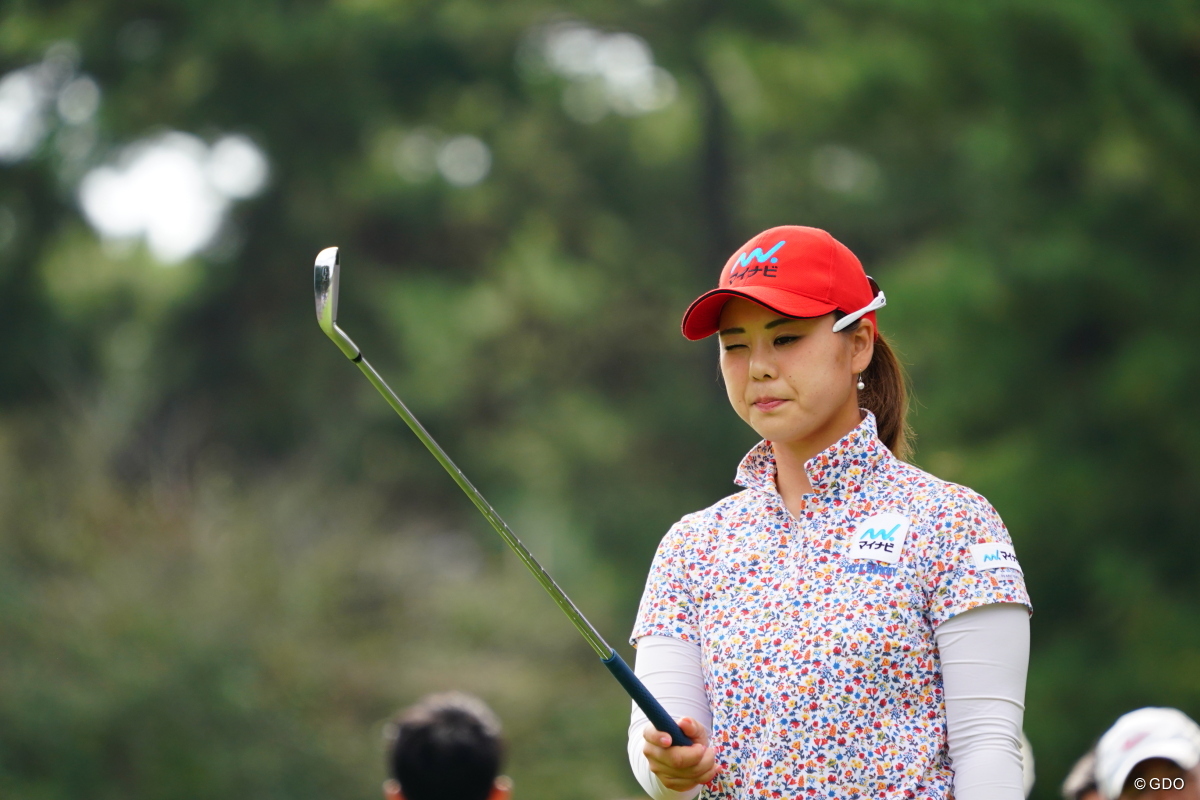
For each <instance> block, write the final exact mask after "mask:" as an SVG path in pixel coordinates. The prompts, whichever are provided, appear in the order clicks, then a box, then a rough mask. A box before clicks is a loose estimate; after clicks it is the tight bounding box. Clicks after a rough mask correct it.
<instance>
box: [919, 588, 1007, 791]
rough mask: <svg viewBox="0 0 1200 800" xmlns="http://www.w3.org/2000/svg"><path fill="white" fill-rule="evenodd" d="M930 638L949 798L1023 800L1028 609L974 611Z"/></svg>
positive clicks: (998, 606) (988, 607) (981, 608)
mask: <svg viewBox="0 0 1200 800" xmlns="http://www.w3.org/2000/svg"><path fill="white" fill-rule="evenodd" d="M934 639H935V640H936V642H937V646H938V650H939V651H940V653H941V660H942V684H943V687H944V690H945V698H946V740H947V745H948V747H949V750H950V763H951V766H952V767H953V768H954V797H955V800H1024V797H1025V791H1024V785H1023V781H1022V772H1021V718H1022V716H1023V715H1024V712H1025V673H1026V670H1027V669H1028V666H1029V613H1028V611H1027V610H1026V608H1025V606H1023V605H1021V604H1019V603H993V604H990V605H985V606H979V607H976V608H973V609H971V610H970V611H965V612H963V613H961V614H957V615H955V616H953V617H951V618H950V619H948V620H946V621H945V622H943V623H942V624H941V625H939V626H938V628H937V630H936V631H935V632H934Z"/></svg>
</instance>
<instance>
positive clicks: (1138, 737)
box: [1121, 731, 1150, 750]
mask: <svg viewBox="0 0 1200 800" xmlns="http://www.w3.org/2000/svg"><path fill="white" fill-rule="evenodd" d="M1149 735H1150V731H1142V732H1141V733H1135V734H1134V735H1133V736H1130V737H1129V738H1128V739H1126V740H1125V744H1123V745H1121V749H1122V750H1129V749H1131V748H1132V747H1133V746H1134V745H1136V744H1138V743H1140V742H1141V741H1142V739H1145V738H1146V737H1147V736H1149Z"/></svg>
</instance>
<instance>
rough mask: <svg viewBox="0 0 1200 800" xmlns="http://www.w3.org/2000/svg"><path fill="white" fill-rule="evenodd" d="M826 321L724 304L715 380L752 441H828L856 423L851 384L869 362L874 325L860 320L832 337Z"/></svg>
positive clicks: (740, 302) (738, 302) (745, 303)
mask: <svg viewBox="0 0 1200 800" xmlns="http://www.w3.org/2000/svg"><path fill="white" fill-rule="evenodd" d="M833 320H834V316H833V314H826V315H825V316H823V317H812V318H809V319H792V318H789V317H781V316H780V315H779V314H777V313H775V312H774V311H771V310H770V309H768V308H764V307H763V306H760V305H758V304H757V303H754V302H751V301H749V300H745V299H743V298H740V297H735V298H733V299H732V300H730V301H729V302H728V303H726V304H725V308H724V310H723V311H722V312H721V323H720V327H719V328H718V330H719V331H720V333H719V334H718V336H719V338H720V343H721V375H722V376H723V377H724V379H725V390H726V392H728V394H729V402H730V403H732V404H733V408H734V410H735V411H737V413H738V416H740V417H741V418H742V419H743V420H745V421H746V424H748V425H749V426H750V427H751V428H753V429H754V430H755V431H756V432H757V433H758V435H759V436H761V437H763V438H764V439H766V440H768V441H771V442H775V443H779V444H787V443H791V442H797V443H799V442H803V441H810V440H811V441H818V440H825V439H829V436H830V435H833V439H830V441H835V440H836V439H838V438H840V437H841V436H842V435H843V434H844V433H845V430H842V429H843V428H845V426H846V424H847V421H849V427H853V426H854V425H857V424H858V421H859V413H858V392H857V390H856V389H855V384H857V383H858V373H859V372H861V371H862V370H864V369H866V368H867V364H869V363H870V362H871V355H872V353H873V352H874V339H875V333H874V332H875V328H874V326H873V325H872V323H871V321H870V320H863V321H862V323H861V324H860V325H859V326H858V327H857V328H856V329H855V330H853V331H851V332H849V333H846V332H840V333H834V332H833ZM847 429H848V428H847ZM831 431H832V432H833V433H831Z"/></svg>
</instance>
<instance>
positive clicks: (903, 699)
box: [629, 226, 1030, 800]
mask: <svg viewBox="0 0 1200 800" xmlns="http://www.w3.org/2000/svg"><path fill="white" fill-rule="evenodd" d="M884 302H885V300H884V295H883V292H881V291H879V290H878V288H877V287H876V286H875V284H874V281H872V280H871V279H870V278H868V277H867V276H866V275H865V274H864V272H863V269H862V266H861V265H860V264H859V262H858V259H857V258H855V256H854V254H853V253H851V252H850V251H849V250H848V249H847V248H846V247H845V246H844V245H842V244H841V243H839V242H838V241H837V240H835V239H834V238H833V237H832V236H830V235H829V234H828V233H826V232H825V231H822V230H818V229H815V228H804V227H797V226H784V227H779V228H772V229H770V230H767V231H764V232H763V233H760V234H759V235H758V236H755V237H754V238H753V239H751V240H750V241H749V242H747V243H746V245H745V246H744V247H742V248H741V249H740V250H739V251H738V252H736V253H734V255H733V256H732V257H731V258H730V259H729V261H728V263H726V264H725V268H724V269H723V270H722V272H721V278H720V282H719V284H718V288H717V289H714V290H712V291H710V292H707V293H706V294H704V295H702V296H701V297H700V298H698V299H697V300H696V301H695V302H694V303H692V305H691V307H690V308H688V310H687V313H686V314H685V315H684V318H683V334H684V336H686V337H687V338H688V339H693V340H695V339H703V338H705V337H707V336H710V335H712V334H714V333H715V334H717V337H718V339H719V342H720V365H721V374H722V376H723V377H724V381H725V387H726V391H727V392H728V395H729V402H730V403H731V404H732V405H733V409H734V411H735V412H737V414H738V416H740V417H741V418H742V419H743V420H745V422H746V424H748V425H749V426H750V427H751V428H753V429H754V430H755V431H756V432H757V433H758V434H759V435H760V436H761V437H762V438H763V441H761V442H759V444H757V445H756V446H755V447H754V448H753V449H752V450H751V451H750V452H749V453H748V454H747V455H746V457H745V458H744V459H743V460H742V462H741V464H740V466H739V467H738V470H737V477H736V482H737V483H738V484H739V485H740V486H742V487H743V490H742V491H740V492H738V493H737V494H734V495H731V496H730V497H727V498H725V499H724V500H721V501H720V502H718V503H717V504H716V505H713V506H712V507H710V508H707V509H704V510H703V511H698V512H696V513H694V514H689V515H687V516H686V517H684V518H683V519H682V520H680V521H679V522H678V523H676V524H675V525H674V526H673V527H672V528H671V530H670V531H669V532H668V533H667V535H666V537H665V538H664V539H663V541H662V543H661V545H660V546H659V548H658V552H657V554H656V555H655V558H654V562H653V565H652V566H651V568H650V575H649V577H648V578H647V581H646V590H645V594H644V596H643V597H642V602H641V607H640V609H639V612H638V618H637V623H636V625H635V627H634V631H633V636H632V641H633V643H634V644H635V645H636V646H637V648H638V655H637V673H638V674H639V675H640V676H641V677H642V680H643V681H644V682H645V683H646V685H647V687H648V688H649V689H650V691H651V692H653V693H654V694H655V695H656V696H657V697H658V698H659V699H660V700H661V701H662V702H663V705H664V706H665V707H666V708H667V710H668V711H669V712H670V713H671V714H672V716H674V717H676V718H677V719H679V720H680V726H681V727H682V729H683V731H684V733H686V734H687V735H688V736H689V737H691V738H692V739H693V741H694V744H692V745H691V746H689V747H671V746H670V738H669V737H668V736H667V735H666V734H663V733H661V732H658V731H655V730H654V729H653V727H652V726H650V725H648V724H647V723H646V721H645V717H644V716H642V715H641V713H640V711H637V710H636V708H635V714H634V718H633V723H632V725H631V727H630V739H629V751H630V761H631V763H632V765H633V768H634V772H635V774H636V775H637V777H638V780H639V782H641V784H642V785H643V787H644V788H645V789H646V791H647V792H648V793H649V794H650V795H651V796H652V797H655V798H676V797H687V798H691V797H695V796H697V795H701V796H702V797H704V798H751V797H753V798H808V797H819V798H839V800H840V799H842V798H845V799H846V800H850V799H851V798H864V800H865V799H866V798H870V800H880V798H912V799H913V800H938V799H939V798H949V797H954V798H957V800H982V799H983V798H986V800H1021V798H1022V797H1023V796H1024V795H1023V791H1022V779H1021V756H1020V749H1019V748H1020V744H1019V743H1020V736H1021V733H1020V731H1021V717H1022V712H1023V709H1024V694H1025V672H1026V664H1027V661H1028V655H1029V607H1030V604H1029V597H1028V595H1027V594H1026V591H1025V584H1024V580H1023V576H1022V573H1021V568H1020V566H1019V565H1018V563H1017V560H1016V555H1015V554H1014V552H1013V548H1012V543H1011V541H1010V539H1009V536H1008V532H1007V531H1006V529H1005V527H1004V523H1003V522H1001V521H1000V518H999V516H997V514H996V512H995V511H994V510H993V509H992V507H991V506H990V505H989V504H988V502H987V501H986V500H985V499H984V498H983V497H981V496H980V495H978V494H977V493H975V492H973V491H972V490H970V489H968V488H966V487H963V486H959V485H957V484H953V483H948V482H946V481H943V480H939V479H938V478H935V477H934V476H932V475H930V474H928V473H926V472H923V471H921V470H919V469H917V468H916V467H914V466H912V465H911V464H908V463H905V462H904V461H903V460H901V459H902V458H903V457H904V456H905V453H906V450H907V447H906V441H905V437H906V423H905V405H906V398H905V388H904V379H903V373H902V371H901V368H900V365H899V363H898V362H897V360H896V357H895V356H894V355H893V354H892V352H891V350H890V349H889V348H888V346H887V344H886V343H885V342H884V340H883V339H882V338H881V337H880V336H879V331H878V328H877V327H876V324H875V310H876V309H878V308H882V307H883V305H884ZM946 335H948V336H949V335H953V332H952V331H947V332H946Z"/></svg>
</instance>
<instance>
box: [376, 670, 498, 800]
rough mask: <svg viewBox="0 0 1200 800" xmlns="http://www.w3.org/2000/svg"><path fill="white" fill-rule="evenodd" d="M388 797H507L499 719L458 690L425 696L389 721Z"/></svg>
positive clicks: (431, 799)
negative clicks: (502, 768) (502, 769)
mask: <svg viewBox="0 0 1200 800" xmlns="http://www.w3.org/2000/svg"><path fill="white" fill-rule="evenodd" d="M385 735H386V737H387V739H388V748H387V768H388V776H389V777H388V781H387V782H386V783H385V784H384V796H385V797H386V798H387V800H508V798H509V796H510V795H511V793H512V781H510V780H509V779H508V778H507V777H505V776H503V775H501V774H500V764H501V760H502V758H503V755H504V742H503V741H502V740H501V738H500V720H499V719H497V717H496V715H495V714H493V713H492V710H491V709H490V708H488V707H487V706H486V705H485V704H484V703H483V701H482V700H479V699H478V698H476V697H472V696H471V695H467V694H462V693H460V692H451V693H447V694H437V695H431V696H429V697H426V698H425V699H424V700H422V701H421V702H420V703H418V704H417V705H415V706H413V707H412V708H409V709H406V710H405V711H402V712H401V713H400V714H399V715H397V716H396V718H395V719H394V720H393V721H392V722H391V723H389V724H388V726H387V730H386V732H385Z"/></svg>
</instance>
